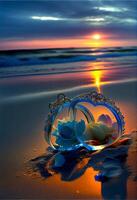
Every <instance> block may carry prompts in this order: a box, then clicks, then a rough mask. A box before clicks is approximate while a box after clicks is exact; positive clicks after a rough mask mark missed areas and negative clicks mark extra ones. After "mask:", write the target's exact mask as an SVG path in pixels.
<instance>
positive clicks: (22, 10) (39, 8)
mask: <svg viewBox="0 0 137 200" xmlns="http://www.w3.org/2000/svg"><path fill="white" fill-rule="evenodd" d="M136 8H137V2H136V1H134V0H119V1H116V0H109V1H108V0H98V1H96V0H92V1H90V0H83V1H82V0H81V1H80V0H75V1H72V0H66V1H65V0H50V1H0V21H1V22H0V24H1V25H0V38H1V39H16V38H17V39H18V38H20V39H24V38H25V39H29V38H58V37H77V38H81V37H83V36H86V35H87V34H89V33H92V32H95V31H101V32H105V33H109V34H110V35H114V34H115V37H117V38H118V37H122V38H127V39H128V38H136V25H137V21H136V20H137V18H136ZM32 16H39V17H42V16H48V17H55V18H59V19H61V20H40V19H32V18H31V17H32ZM100 18H101V19H103V20H104V21H103V20H102V21H99V22H98V21H94V20H96V19H100ZM87 19H90V20H87ZM92 20H93V21H92Z"/></svg>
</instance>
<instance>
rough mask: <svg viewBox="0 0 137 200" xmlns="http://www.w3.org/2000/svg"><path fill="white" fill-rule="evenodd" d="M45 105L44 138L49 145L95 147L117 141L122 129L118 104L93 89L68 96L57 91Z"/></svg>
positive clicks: (54, 147)
mask: <svg viewBox="0 0 137 200" xmlns="http://www.w3.org/2000/svg"><path fill="white" fill-rule="evenodd" d="M49 107H50V112H49V114H48V118H47V120H46V125H45V138H46V141H47V142H48V144H49V145H50V146H51V147H52V148H53V149H56V150H59V151H69V150H75V149H77V148H80V147H85V148H86V149H88V150H99V149H103V148H105V147H108V146H110V145H112V144H114V143H115V142H117V141H118V140H119V138H120V137H121V135H122V134H123V133H124V125H125V123H124V117H123V115H122V113H121V112H120V110H119V108H118V107H117V106H116V105H115V103H114V102H113V101H112V100H111V99H109V98H106V97H104V96H103V95H102V94H99V93H97V92H96V91H92V92H89V93H87V94H82V95H80V96H77V97H74V98H72V99H70V98H68V97H66V96H65V95H64V94H60V95H58V96H57V100H56V101H55V102H54V103H52V104H50V105H49Z"/></svg>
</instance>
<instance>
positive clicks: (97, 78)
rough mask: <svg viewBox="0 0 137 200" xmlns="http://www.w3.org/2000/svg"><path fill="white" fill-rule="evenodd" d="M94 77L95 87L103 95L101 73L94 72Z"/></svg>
mask: <svg viewBox="0 0 137 200" xmlns="http://www.w3.org/2000/svg"><path fill="white" fill-rule="evenodd" d="M92 76H93V78H94V83H95V86H96V87H97V90H98V92H99V93H101V71H99V70H96V71H93V72H92Z"/></svg>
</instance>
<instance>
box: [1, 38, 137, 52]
mask: <svg viewBox="0 0 137 200" xmlns="http://www.w3.org/2000/svg"><path fill="white" fill-rule="evenodd" d="M0 44H1V45H0V49H1V50H6V49H7V50H8V49H40V48H71V47H72V48H84V47H85V48H86V47H91V48H92V47H117V46H136V45H137V41H136V40H128V41H127V40H113V39H105V38H104V37H102V36H101V39H93V38H92V39H91V36H90V38H89V37H88V38H84V39H82V38H78V39H77V38H75V39H74V38H73V39H70V38H62V39H33V40H7V41H4V40H2V41H0Z"/></svg>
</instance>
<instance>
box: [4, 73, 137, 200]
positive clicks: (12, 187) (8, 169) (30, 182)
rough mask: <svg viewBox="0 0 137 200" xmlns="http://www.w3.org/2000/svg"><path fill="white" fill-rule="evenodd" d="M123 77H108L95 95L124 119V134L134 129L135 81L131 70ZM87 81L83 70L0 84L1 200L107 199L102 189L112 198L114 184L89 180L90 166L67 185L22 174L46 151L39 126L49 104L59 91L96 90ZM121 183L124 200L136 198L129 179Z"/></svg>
mask: <svg viewBox="0 0 137 200" xmlns="http://www.w3.org/2000/svg"><path fill="white" fill-rule="evenodd" d="M109 73H110V72H109ZM121 73H122V72H121ZM127 73H128V74H130V76H129V77H128V78H127V79H122V78H119V79H118V80H116V81H115V80H114V81H110V80H109V79H110V78H108V80H106V79H105V78H104V80H105V81H104V84H102V86H101V92H102V93H103V94H104V95H106V96H107V97H110V98H112V99H114V101H116V104H117V105H118V106H119V107H120V109H121V112H122V113H123V115H124V116H125V121H126V133H129V132H131V131H133V130H137V123H136V121H137V115H136V105H137V92H136V91H137V84H136V83H137V82H136V81H134V76H132V75H133V74H135V73H134V72H133V71H132V73H131V72H130V73H129V72H127ZM123 74H124V73H123ZM126 75H127V74H126ZM126 75H125V76H126ZM110 76H112V74H111V73H110ZM104 77H105V75H104ZM91 78H92V74H89V72H85V73H82V72H81V73H79V74H63V75H51V76H44V75H43V76H32V77H31V76H30V77H29V76H28V77H19V78H18V77H16V78H5V79H1V80H0V163H1V164H0V177H1V178H0V198H1V199H15V198H22V199H42V198H46V199H49V198H50V199H102V198H104V199H107V196H105V194H104V192H105V193H106V191H107V190H109V191H110V196H111V195H112V196H111V197H112V198H113V197H114V196H113V195H114V194H113V190H114V187H115V185H116V184H117V181H119V180H116V179H114V180H112V182H108V183H106V185H102V184H101V182H98V181H95V178H94V176H95V175H96V174H97V171H95V170H94V169H93V168H92V167H90V168H88V169H87V170H86V171H85V173H84V174H83V175H82V176H81V177H79V178H78V179H76V180H74V181H70V182H67V181H62V180H61V177H60V175H55V176H52V177H50V178H48V179H47V180H46V179H44V178H42V177H40V176H39V177H37V176H36V177H35V175H34V174H33V175H32V174H27V172H26V170H25V169H26V164H27V163H28V161H29V160H31V159H33V158H35V157H37V156H40V155H42V154H44V153H45V152H46V147H47V145H46V142H45V140H44V134H43V128H44V123H45V117H46V115H47V113H48V104H49V102H51V101H54V100H55V98H56V95H57V94H58V93H60V92H64V93H65V94H66V95H68V96H69V97H73V96H75V95H78V94H80V93H83V92H88V91H90V90H91V89H97V88H96V85H95V84H94V77H93V79H92V80H91ZM102 80H103V77H102ZM111 80H112V78H111ZM102 82H103V81H102ZM133 152H134V153H129V156H128V161H127V162H129V161H130V165H131V166H132V165H133V166H132V169H131V170H132V172H133V173H134V170H135V168H134V165H135V163H134V162H133V163H132V162H131V160H136V156H137V154H136V149H135V147H134V151H133ZM136 175H137V174H136ZM134 176H135V175H134ZM123 177H125V176H124V175H123ZM123 181H124V183H125V194H124V195H125V199H136V197H137V196H136V195H137V194H136V181H135V180H133V178H130V176H129V177H127V178H123ZM120 183H121V184H120ZM122 184H123V183H122V182H119V187H121V190H119V191H122ZM104 187H105V189H103V188H104ZM102 190H103V191H102ZM103 195H104V197H103ZM110 196H109V197H110Z"/></svg>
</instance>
